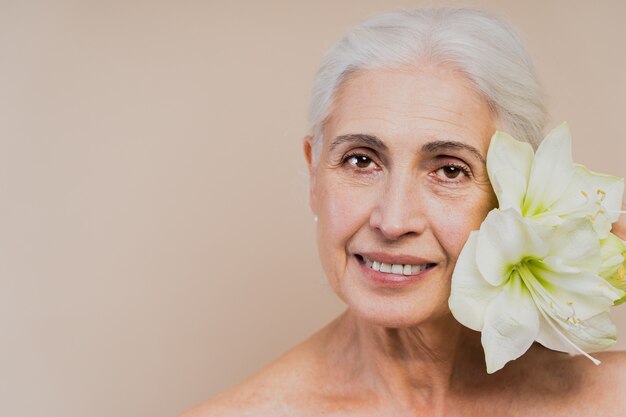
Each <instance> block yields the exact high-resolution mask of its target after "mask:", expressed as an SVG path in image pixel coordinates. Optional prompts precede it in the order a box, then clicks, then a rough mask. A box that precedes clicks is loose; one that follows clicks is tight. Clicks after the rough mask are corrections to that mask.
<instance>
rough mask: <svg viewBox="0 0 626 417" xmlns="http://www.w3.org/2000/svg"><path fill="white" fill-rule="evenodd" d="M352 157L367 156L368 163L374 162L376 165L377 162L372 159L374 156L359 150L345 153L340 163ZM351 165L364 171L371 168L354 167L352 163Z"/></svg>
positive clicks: (343, 163)
mask: <svg viewBox="0 0 626 417" xmlns="http://www.w3.org/2000/svg"><path fill="white" fill-rule="evenodd" d="M352 158H367V159H369V162H370V164H374V165H376V166H377V167H378V164H377V163H376V162H375V161H374V158H372V157H371V156H369V155H367V154H365V153H361V152H351V153H348V154H346V155H345V156H344V157H343V158H342V160H341V165H345V164H347V163H349V161H350V159H352ZM353 167H354V168H356V169H357V170H362V171H365V170H368V171H369V170H370V169H371V168H359V167H356V166H354V165H353Z"/></svg>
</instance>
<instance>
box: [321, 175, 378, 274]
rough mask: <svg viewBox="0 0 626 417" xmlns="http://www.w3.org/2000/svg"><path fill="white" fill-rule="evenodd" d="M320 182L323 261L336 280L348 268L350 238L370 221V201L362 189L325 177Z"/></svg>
mask: <svg viewBox="0 0 626 417" xmlns="http://www.w3.org/2000/svg"><path fill="white" fill-rule="evenodd" d="M319 185H320V188H319V189H318V192H316V201H317V213H318V218H319V220H318V225H317V243H318V250H319V253H320V258H321V261H322V265H323V267H324V270H325V272H326V274H327V276H328V278H329V279H330V280H331V283H333V281H335V280H336V279H337V278H338V276H339V274H340V273H341V271H343V269H344V268H345V265H346V260H347V258H346V247H347V244H348V242H349V241H350V239H351V238H352V236H354V235H355V234H356V233H357V231H358V230H360V229H361V228H362V227H363V226H364V225H367V224H368V221H369V204H368V203H367V199H366V198H365V197H366V196H365V195H364V193H362V192H359V190H354V189H350V188H347V187H342V186H341V184H338V183H330V184H328V183H325V182H324V181H321V182H320V183H319Z"/></svg>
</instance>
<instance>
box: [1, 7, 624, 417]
mask: <svg viewBox="0 0 626 417" xmlns="http://www.w3.org/2000/svg"><path fill="white" fill-rule="evenodd" d="M428 4H435V5H440V4H464V5H468V6H476V7H483V8H485V9H487V10H491V11H493V12H495V13H497V14H499V15H501V16H503V17H505V18H507V19H508V20H510V21H511V22H512V23H513V24H514V25H515V26H516V27H517V28H518V29H519V30H520V31H521V32H522V33H523V36H524V38H525V39H526V41H527V44H528V47H529V49H530V50H531V53H532V55H533V56H534V58H535V61H536V65H537V67H538V71H539V73H540V76H541V78H542V80H543V83H544V84H545V86H546V90H547V92H548V99H549V107H550V109H551V113H552V115H553V117H552V122H551V123H550V126H554V125H555V124H557V123H558V122H560V121H562V120H568V121H569V123H570V124H571V127H572V130H573V133H574V140H575V158H576V159H577V161H579V162H581V163H584V164H587V165H588V166H590V167H591V168H593V169H596V170H602V171H606V172H612V173H614V174H617V175H620V176H626V163H625V162H624V155H626V141H625V135H626V133H625V132H624V130H623V129H622V128H621V127H622V124H623V122H624V118H625V117H626V116H625V114H626V80H625V78H624V77H625V75H624V74H626V50H625V48H624V41H625V40H626V29H625V26H624V25H623V21H624V18H625V17H626V2H623V1H621V0H614V1H611V0H604V1H594V2H586V1H585V2H583V1H565V0H563V1H496V0H492V1H487V0H484V1H465V2H434V1H433V2H424V1H399V0H398V1H391V0H367V1H366V0H351V1H331V0H324V1H319V0H318V1H277V0H274V1H265V2H260V1H259V2H253V1H248V2H235V1H232V2H226V1H220V2H216V1H211V0H208V1H170V2H163V1H109V0H107V1H104V0H101V1H74V2H72V1H56V2H53V1H50V2H45V1H41V2H34V1H23V0H22V1H18V0H15V1H10V0H2V1H0V57H1V63H0V107H1V108H0V415H3V416H12V417H18V416H46V417H57V416H58V417H61V416H63V417H73V416H91V417H111V416H118V417H126V416H128V417H131V416H132V417H135V416H137V417H142V416H146V417H148V416H150V417H160V416H163V417H165V416H173V415H175V414H177V413H178V412H180V411H181V410H183V409H184V408H187V407H188V406H190V405H191V404H193V403H196V402H198V401H201V400H202V399H204V398H206V397H208V396H210V395H212V394H214V393H216V392H217V391H219V390H222V389H224V388H225V387H226V386H228V385H230V384H232V383H234V382H236V381H238V380H240V379H241V378H243V377H244V376H245V375H246V374H249V373H250V372H252V371H253V370H255V369H257V368H259V367H260V366H261V365H262V364H264V363H266V362H268V361H270V360H271V359H272V358H274V357H276V356H277V355H279V354H280V353H281V352H283V351H285V350H286V349H288V348H289V347H290V346H292V345H293V344H295V343H296V342H298V341H300V340H302V339H303V338H304V337H306V336H307V335H309V334H311V333H312V332H313V331H314V330H315V329H317V328H319V327H321V326H322V325H323V324H324V323H326V322H327V321H329V320H330V319H331V318H332V317H334V316H335V315H336V314H337V313H338V312H340V311H341V310H342V305H341V304H340V303H339V302H338V301H337V300H335V298H334V296H333V295H332V294H331V293H330V292H329V290H328V289H327V287H326V285H325V283H324V278H323V276H322V273H321V269H320V267H319V265H318V262H317V255H316V250H315V244H314V228H313V221H312V216H311V215H310V213H309V210H308V205H307V192H306V187H307V178H306V175H305V169H304V160H303V158H302V155H301V138H302V136H303V135H305V134H306V132H307V130H306V129H307V124H306V109H307V101H308V95H309V89H310V85H311V81H312V78H313V74H314V71H315V70H316V68H317V64H318V62H319V60H320V58H321V55H322V53H323V51H324V50H325V49H326V48H327V47H328V46H329V45H330V44H331V42H332V41H333V40H335V39H337V38H338V36H339V35H340V34H341V33H342V32H343V30H344V29H345V28H346V27H347V26H348V25H350V24H352V23H354V22H356V21H357V20H359V19H361V18H363V17H365V16H367V15H370V14H372V13H374V12H377V11H381V10H385V9H390V8H394V7H411V6H418V5H428ZM617 320H618V321H619V322H620V327H621V329H622V333H626V308H624V307H622V311H621V312H619V313H618V315H617ZM619 346H620V347H621V348H624V347H626V338H625V339H623V340H622V342H621V343H620V345H619Z"/></svg>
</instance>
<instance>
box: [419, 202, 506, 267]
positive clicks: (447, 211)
mask: <svg viewBox="0 0 626 417" xmlns="http://www.w3.org/2000/svg"><path fill="white" fill-rule="evenodd" d="M480 197H481V198H475V199H473V200H468V199H466V200H463V201H462V202H457V203H456V204H450V202H449V201H439V202H438V203H437V204H436V206H435V207H433V208H432V209H431V213H433V216H434V217H433V218H432V219H433V220H432V221H431V222H430V224H431V227H432V228H433V232H434V233H435V235H436V236H437V238H438V240H439V242H440V244H441V246H442V247H443V248H444V249H445V251H446V252H447V253H448V255H450V256H451V257H452V258H453V259H454V260H455V261H456V258H457V257H458V256H459V254H460V253H461V250H462V249H463V246H464V245H465V242H466V241H467V238H468V237H469V234H470V232H471V231H473V230H478V229H479V228H480V225H481V223H482V222H483V220H484V219H485V217H487V213H488V212H489V211H490V210H491V209H492V208H493V207H495V206H494V204H493V201H492V198H491V196H490V195H489V194H487V193H485V194H484V195H481V196H480Z"/></svg>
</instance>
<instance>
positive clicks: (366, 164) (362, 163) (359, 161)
mask: <svg viewBox="0 0 626 417" xmlns="http://www.w3.org/2000/svg"><path fill="white" fill-rule="evenodd" d="M346 162H348V163H349V164H350V165H352V166H353V167H355V168H359V169H367V168H372V167H373V165H374V161H372V158H370V157H369V156H367V155H350V156H348V157H347V158H346Z"/></svg>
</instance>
